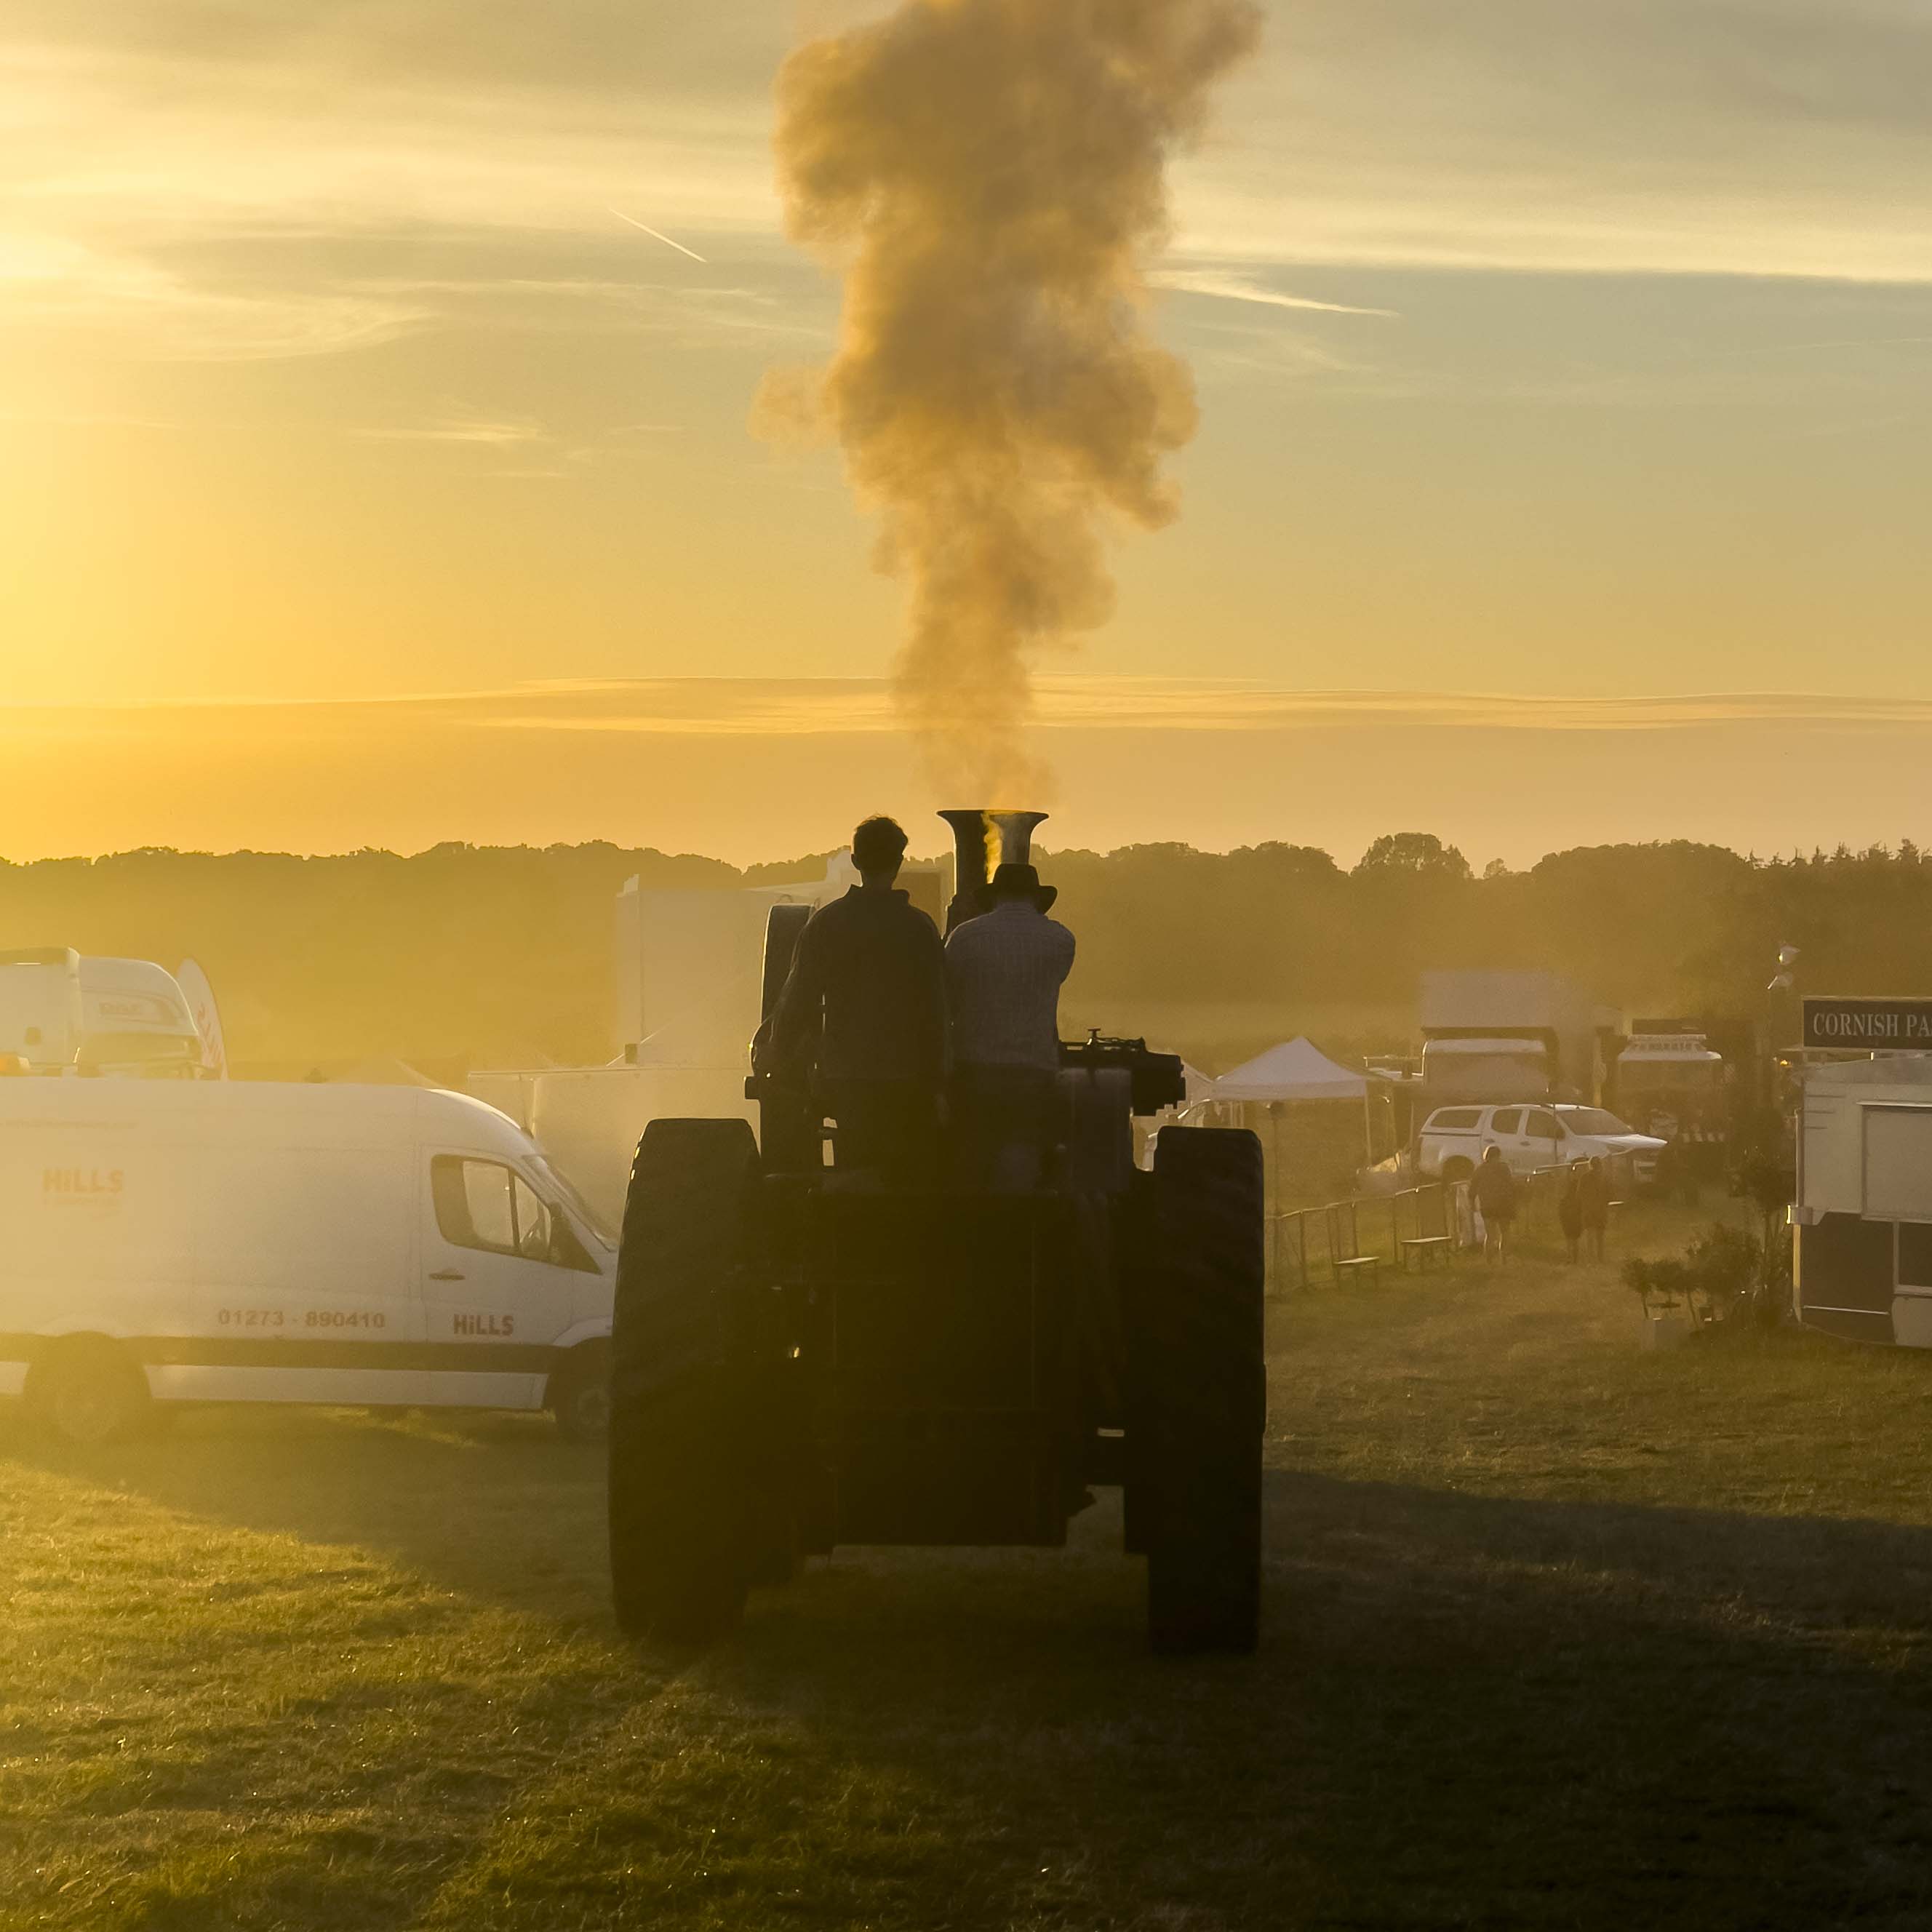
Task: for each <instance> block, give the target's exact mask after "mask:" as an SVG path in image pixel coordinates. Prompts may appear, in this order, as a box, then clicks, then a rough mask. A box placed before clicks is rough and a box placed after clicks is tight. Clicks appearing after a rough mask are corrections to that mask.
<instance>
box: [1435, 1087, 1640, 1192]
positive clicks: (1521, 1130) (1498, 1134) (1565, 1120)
mask: <svg viewBox="0 0 1932 1932" xmlns="http://www.w3.org/2000/svg"><path fill="white" fill-rule="evenodd" d="M1488 1147H1497V1148H1502V1154H1503V1158H1504V1160H1506V1161H1508V1163H1509V1164H1510V1166H1511V1168H1512V1169H1514V1170H1515V1172H1517V1173H1518V1174H1530V1173H1533V1172H1535V1170H1536V1169H1538V1168H1540V1167H1567V1166H1569V1165H1570V1164H1571V1163H1572V1162H1573V1161H1579V1160H1592V1159H1596V1160H1607V1159H1610V1157H1613V1156H1615V1155H1618V1154H1626V1155H1628V1156H1629V1157H1630V1161H1631V1170H1632V1173H1633V1175H1634V1178H1635V1179H1636V1180H1637V1181H1638V1182H1640V1183H1645V1182H1648V1181H1650V1180H1652V1178H1654V1177H1655V1175H1656V1172H1657V1157H1658V1155H1659V1154H1661V1153H1662V1152H1663V1151H1664V1142H1662V1141H1661V1140H1658V1139H1656V1138H1655V1136H1652V1135H1650V1134H1640V1133H1633V1132H1632V1131H1631V1129H1630V1128H1629V1127H1626V1126H1625V1124H1624V1123H1623V1122H1622V1121H1620V1120H1619V1119H1618V1118H1617V1117H1616V1115H1614V1114H1612V1113H1608V1112H1605V1110H1604V1109H1603V1108H1601V1107H1581V1106H1572V1105H1570V1104H1568V1103H1563V1102H1554V1103H1551V1104H1550V1106H1520V1105H1519V1106H1508V1107H1501V1106H1499V1107H1438V1108H1437V1109H1436V1111H1435V1112H1433V1113H1432V1114H1431V1115H1430V1116H1429V1118H1427V1120H1425V1121H1424V1122H1423V1124H1422V1131H1421V1134H1420V1135H1419V1136H1418V1137H1417V1140H1416V1148H1415V1171H1416V1174H1417V1175H1418V1178H1425V1179H1427V1180H1431V1181H1467V1180H1468V1179H1469V1177H1470V1175H1472V1174H1474V1173H1475V1171H1476V1163H1477V1162H1478V1161H1479V1160H1481V1159H1482V1157H1483V1150H1484V1148H1488Z"/></svg>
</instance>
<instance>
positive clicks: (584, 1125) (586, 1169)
mask: <svg viewBox="0 0 1932 1932" xmlns="http://www.w3.org/2000/svg"><path fill="white" fill-rule="evenodd" d="M858 877H859V875H858V873H857V871H856V870H855V869H854V868H853V864H852V862H851V859H850V856H847V854H845V853H838V854H835V856H833V857H832V859H831V861H830V862H829V863H828V864H827V865H826V868H825V874H824V877H822V878H819V879H809V880H794V881H792V882H790V883H784V884H781V885H771V886H746V887H744V888H743V889H730V888H720V889H701V888H700V889H644V888H643V887H641V886H640V884H639V883H638V881H637V880H636V879H631V880H628V881H627V882H626V883H625V886H624V887H623V889H622V891H620V892H619V893H618V895H617V904H616V935H615V938H616V947H615V964H616V973H615V975H614V979H615V985H616V1025H617V1038H618V1040H619V1043H620V1054H619V1058H616V1059H615V1060H613V1061H611V1062H610V1064H608V1065H606V1066H602V1067H535V1068H516V1067H508V1068H500V1069H483V1070H478V1072H475V1073H472V1074H470V1075H469V1076H467V1077H466V1079H465V1081H464V1082H463V1085H464V1086H465V1088H466V1090H467V1091H469V1092H470V1093H472V1094H475V1096H476V1097H478V1099H480V1100H487V1101H488V1102H489V1103H490V1105H491V1106H496V1107H500V1108H501V1109H502V1110H503V1112H505V1113H506V1114H508V1115H510V1117H511V1118H512V1119H513V1120H514V1121H516V1122H517V1124H518V1125H519V1126H520V1127H522V1128H523V1130H524V1131H525V1132H526V1133H528V1134H529V1135H530V1136H532V1139H535V1141H536V1142H537V1143H538V1145H539V1146H541V1148H543V1149H544V1152H545V1153H546V1154H548V1155H549V1156H550V1158H551V1159H552V1160H553V1161H554V1162H555V1163H556V1165H557V1166H558V1167H559V1169H562V1172H565V1173H566V1174H568V1175H569V1176H570V1178H571V1180H572V1181H574V1182H575V1183H576V1184H577V1187H580V1188H581V1189H582V1190H583V1193H585V1194H586V1196H588V1197H589V1199H590V1201H591V1202H592V1205H594V1206H595V1208H597V1209H598V1211H599V1212H600V1213H601V1214H604V1216H606V1217H607V1218H608V1219H609V1220H610V1221H611V1222H613V1223H616V1222H617V1221H619V1220H621V1219H622V1215H623V1211H624V1194H625V1189H626V1188H627V1187H628V1186H629V1184H630V1178H631V1162H632V1160H634V1157H636V1154H637V1143H638V1142H639V1141H640V1140H641V1139H643V1133H644V1130H645V1128H646V1127H649V1125H650V1124H651V1122H652V1121H655V1120H663V1119H676V1118H685V1117H691V1118H699V1119H712V1120H721V1119H727V1118H737V1119H740V1120H744V1121H749V1122H750V1123H751V1124H752V1126H753V1127H754V1128H755V1127H757V1124H758V1110H757V1107H756V1106H755V1105H754V1103H752V1102H751V1101H749V1100H746V1099H745V1076H746V1074H747V1073H749V1072H750V1070H751V1037H752V1035H753V1034H754V1033H756V1032H757V1028H758V1023H759V1021H760V1019H761V1018H762V1016H763V1011H764V999H763V993H764V967H765V959H764V954H765V924H766V919H768V918H769V915H770V913H771V910H772V907H774V906H776V905H802V906H808V907H813V908H814V909H815V908H816V907H819V906H821V905H824V904H827V903H828V902H829V901H831V900H832V899H835V898H838V897H839V896H840V895H841V894H842V893H844V892H845V891H847V889H849V888H850V887H851V886H854V885H856V883H858ZM949 883H950V881H949V873H948V869H947V867H946V866H945V865H907V866H906V867H905V868H904V869H903V870H902V871H901V873H900V874H899V884H900V886H901V889H903V890H904V891H905V892H907V894H908V895H909V896H910V898H911V900H912V902H913V904H915V905H916V906H917V907H919V909H920V910H922V911H923V912H925V913H926V914H927V915H928V916H929V917H931V918H932V919H933V920H934V922H935V923H938V922H940V921H941V919H943V917H944V907H945V904H946V897H947V891H948V889H949Z"/></svg>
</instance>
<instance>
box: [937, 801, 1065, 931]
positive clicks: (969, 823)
mask: <svg viewBox="0 0 1932 1932" xmlns="http://www.w3.org/2000/svg"><path fill="white" fill-rule="evenodd" d="M939 815H940V817H941V818H943V819H944V820H945V821H946V822H947V824H948V825H950V826H952V828H953V903H952V904H950V905H949V906H948V907H947V909H946V929H947V932H951V931H952V930H953V928H954V927H955V926H957V925H958V924H959V922H960V921H961V920H962V919H971V918H972V917H973V916H974V914H975V913H978V912H981V911H983V910H985V907H984V904H983V900H982V898H981V896H980V895H981V892H982V890H983V888H984V887H986V886H989V885H990V884H991V883H992V879H993V874H994V872H995V871H996V870H997V869H998V868H999V867H1000V866H1001V865H1031V864H1032V862H1033V835H1034V829H1035V828H1036V827H1037V826H1039V825H1040V824H1041V823H1043V821H1044V820H1045V819H1046V815H1047V814H1046V813H1045V812H1043V811H986V810H984V809H971V810H968V809H965V808H962V809H960V810H957V811H942V812H941V814H939Z"/></svg>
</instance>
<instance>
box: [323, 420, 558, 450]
mask: <svg viewBox="0 0 1932 1932" xmlns="http://www.w3.org/2000/svg"><path fill="white" fill-rule="evenodd" d="M350 434H352V435H354V436H357V437H364V438H366V439H368V440H371V441H374V442H377V443H472V444H480V445H481V446H483V447H484V448H485V449H513V448H515V447H517V446H519V445H523V444H529V443H547V442H548V441H549V440H550V437H549V434H548V432H547V431H545V430H544V428H543V426H542V425H541V424H540V423H536V422H529V421H527V420H525V421H510V422H496V421H492V420H490V419H488V418H487V417H482V416H452V417H450V418H449V419H447V420H446V421H445V422H437V423H431V424H427V425H423V426H422V427H421V428H402V427H387V428H380V429H358V430H353V431H351V432H350Z"/></svg>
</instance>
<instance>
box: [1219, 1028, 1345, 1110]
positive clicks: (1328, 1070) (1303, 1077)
mask: <svg viewBox="0 0 1932 1932" xmlns="http://www.w3.org/2000/svg"><path fill="white" fill-rule="evenodd" d="M1368 1091H1369V1083H1368V1081H1367V1078H1366V1077H1365V1076H1363V1075H1361V1074H1360V1073H1350V1072H1349V1070H1348V1069H1347V1068H1346V1067H1337V1065H1336V1064H1335V1063H1334V1061H1332V1060H1331V1059H1330V1058H1328V1055H1326V1054H1325V1053H1324V1052H1322V1049H1320V1048H1319V1046H1316V1044H1315V1043H1314V1042H1313V1041H1312V1040H1308V1039H1307V1038H1306V1037H1304V1038H1301V1039H1298V1040H1283V1042H1282V1043H1281V1044H1280V1046H1271V1047H1270V1048H1269V1049H1268V1051H1267V1052H1265V1053H1263V1054H1259V1055H1256V1058H1254V1059H1253V1060H1251V1061H1249V1062H1248V1063H1247V1065H1246V1066H1245V1067H1236V1068H1235V1070H1234V1071H1233V1072H1232V1073H1224V1074H1223V1075H1222V1076H1221V1077H1220V1079H1218V1080H1217V1081H1216V1082H1215V1083H1214V1098H1215V1099H1216V1100H1355V1101H1358V1102H1359V1101H1361V1100H1363V1099H1364V1097H1366V1096H1367V1093H1368Z"/></svg>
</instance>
